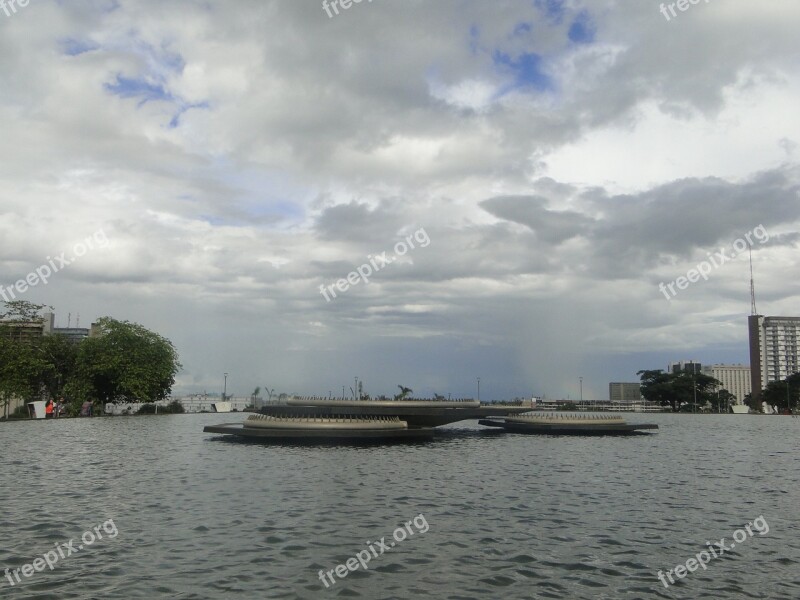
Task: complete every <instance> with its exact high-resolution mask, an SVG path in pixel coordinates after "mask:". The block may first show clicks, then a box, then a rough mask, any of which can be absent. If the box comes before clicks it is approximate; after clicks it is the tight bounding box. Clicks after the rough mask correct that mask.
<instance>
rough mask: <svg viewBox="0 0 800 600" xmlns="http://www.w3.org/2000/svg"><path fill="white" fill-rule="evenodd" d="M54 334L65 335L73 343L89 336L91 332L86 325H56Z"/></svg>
mask: <svg viewBox="0 0 800 600" xmlns="http://www.w3.org/2000/svg"><path fill="white" fill-rule="evenodd" d="M53 335H63V336H64V337H65V338H67V339H68V340H69V341H70V342H72V343H73V344H78V343H80V342H82V341H83V340H85V339H86V338H88V337H89V336H90V333H89V330H88V329H86V328H85V327H56V328H55V329H53Z"/></svg>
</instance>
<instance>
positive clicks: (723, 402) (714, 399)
mask: <svg viewBox="0 0 800 600" xmlns="http://www.w3.org/2000/svg"><path fill="white" fill-rule="evenodd" d="M731 404H736V396H734V395H733V394H731V393H730V392H729V391H728V390H725V389H722V390H719V391H718V392H717V393H716V394H713V395H712V396H711V405H712V406H713V409H714V412H724V413H729V412H731Z"/></svg>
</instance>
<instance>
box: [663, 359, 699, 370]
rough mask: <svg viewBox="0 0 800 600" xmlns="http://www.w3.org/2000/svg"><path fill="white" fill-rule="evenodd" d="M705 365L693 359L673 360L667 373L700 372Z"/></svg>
mask: <svg viewBox="0 0 800 600" xmlns="http://www.w3.org/2000/svg"><path fill="white" fill-rule="evenodd" d="M702 369H703V365H701V364H700V363H699V362H694V361H693V360H681V361H678V362H671V363H669V366H668V367H667V373H700V372H701V371H702Z"/></svg>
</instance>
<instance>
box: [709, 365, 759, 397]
mask: <svg viewBox="0 0 800 600" xmlns="http://www.w3.org/2000/svg"><path fill="white" fill-rule="evenodd" d="M702 372H703V375H708V376H709V377H713V378H714V379H716V380H718V381H721V382H722V386H721V387H718V388H717V390H728V391H729V392H730V393H731V394H733V395H734V396H736V404H744V397H745V396H746V395H747V394H749V393H750V391H751V390H752V387H751V385H750V367H749V366H748V365H705V366H704V367H703V371H702Z"/></svg>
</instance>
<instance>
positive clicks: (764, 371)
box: [747, 315, 800, 399]
mask: <svg viewBox="0 0 800 600" xmlns="http://www.w3.org/2000/svg"><path fill="white" fill-rule="evenodd" d="M747 325H748V329H749V333H750V379H751V381H752V387H753V397H754V398H756V399H757V398H758V397H759V396H760V395H761V390H763V389H764V388H765V387H766V386H767V384H768V383H771V382H773V381H782V380H784V379H786V378H787V377H788V376H789V375H793V374H794V373H797V372H798V371H800V360H799V359H800V356H798V354H797V348H798V345H800V317H765V316H763V315H750V316H749V317H748V318H747Z"/></svg>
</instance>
